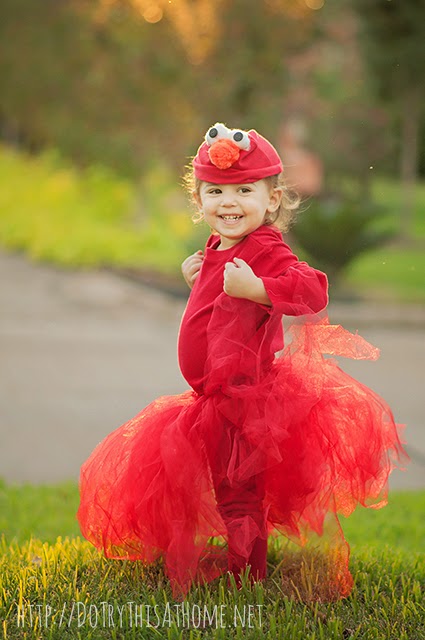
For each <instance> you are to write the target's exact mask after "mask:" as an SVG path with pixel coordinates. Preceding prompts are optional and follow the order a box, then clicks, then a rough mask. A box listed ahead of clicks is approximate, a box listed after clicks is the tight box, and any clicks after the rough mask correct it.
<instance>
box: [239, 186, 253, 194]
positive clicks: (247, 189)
mask: <svg viewBox="0 0 425 640" xmlns="http://www.w3.org/2000/svg"><path fill="white" fill-rule="evenodd" d="M241 191H242V193H251V189H250V188H249V187H241Z"/></svg>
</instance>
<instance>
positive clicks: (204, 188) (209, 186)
mask: <svg viewBox="0 0 425 640" xmlns="http://www.w3.org/2000/svg"><path fill="white" fill-rule="evenodd" d="M194 196H195V200H196V202H197V204H198V206H199V208H200V209H201V211H202V213H203V216H204V219H205V222H206V223H207V224H208V225H209V226H210V227H211V228H212V229H213V230H214V231H216V232H217V233H218V234H219V235H220V238H221V248H223V249H228V248H230V247H233V246H234V245H235V244H237V243H238V242H240V241H241V240H242V239H243V238H245V236H247V235H248V234H250V233H252V232H253V231H255V230H256V229H258V227H260V226H261V225H262V224H263V223H264V220H265V218H266V216H267V214H268V213H273V212H275V211H276V210H277V209H278V207H279V204H280V200H281V197H282V189H281V188H279V187H277V188H271V187H270V185H269V183H268V182H267V181H266V180H258V181H257V182H252V183H249V184H213V183H211V182H201V185H200V189H199V193H195V194H194Z"/></svg>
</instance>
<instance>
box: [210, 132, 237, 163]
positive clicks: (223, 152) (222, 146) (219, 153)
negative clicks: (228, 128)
mask: <svg viewBox="0 0 425 640" xmlns="http://www.w3.org/2000/svg"><path fill="white" fill-rule="evenodd" d="M240 152H241V150H240V149H239V147H238V146H237V145H236V144H235V143H234V142H233V141H232V140H229V139H228V138H222V139H221V140H217V142H214V144H213V145H212V146H211V147H210V148H209V149H208V155H209V157H210V160H211V162H212V163H213V164H214V165H215V166H216V167H217V168H218V169H228V168H229V167H231V166H232V165H233V164H235V162H236V160H239V155H240Z"/></svg>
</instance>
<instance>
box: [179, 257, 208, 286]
mask: <svg viewBox="0 0 425 640" xmlns="http://www.w3.org/2000/svg"><path fill="white" fill-rule="evenodd" d="M203 259H204V256H203V253H202V251H201V250H199V251H197V252H196V253H193V254H192V255H191V256H188V257H187V258H186V260H185V261H184V262H183V264H182V274H183V278H184V279H185V280H186V282H187V284H188V286H189V287H190V288H191V289H192V287H193V285H194V284H195V280H196V278H197V277H198V275H199V271H200V269H201V265H202V261H203Z"/></svg>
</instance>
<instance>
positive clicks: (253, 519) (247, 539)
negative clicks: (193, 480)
mask: <svg viewBox="0 0 425 640" xmlns="http://www.w3.org/2000/svg"><path fill="white" fill-rule="evenodd" d="M230 431H231V430H230ZM228 437H231V434H230V433H228ZM226 440H227V442H226V443H223V444H227V445H228V444H229V441H228V439H227V438H226ZM227 448H228V447H226V446H223V448H221V447H220V446H218V447H217V449H216V455H215V456H214V458H215V459H214V460H213V459H212V458H210V460H209V462H210V468H211V473H212V479H213V483H214V490H215V495H216V499H217V506H218V510H219V513H220V515H221V517H222V518H223V521H224V523H225V525H226V529H227V536H228V568H229V571H231V572H232V573H233V575H234V576H235V579H236V582H237V583H239V574H240V573H241V572H244V571H245V570H246V567H247V565H250V567H251V573H250V577H251V580H261V579H263V578H265V577H266V575H267V535H268V533H267V522H266V518H265V514H264V508H263V498H264V479H263V476H262V475H261V474H259V475H256V476H251V477H250V478H249V479H248V480H246V481H240V482H233V483H232V484H231V483H230V481H229V479H228V477H227V473H226V471H227V468H228V459H227V458H228V456H226V455H223V453H224V452H225V451H226V449H227ZM223 450H224V451H223ZM241 547H242V548H244V549H245V550H246V555H241V553H240V551H239V550H240V549H241Z"/></svg>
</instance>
